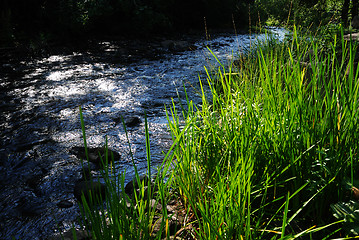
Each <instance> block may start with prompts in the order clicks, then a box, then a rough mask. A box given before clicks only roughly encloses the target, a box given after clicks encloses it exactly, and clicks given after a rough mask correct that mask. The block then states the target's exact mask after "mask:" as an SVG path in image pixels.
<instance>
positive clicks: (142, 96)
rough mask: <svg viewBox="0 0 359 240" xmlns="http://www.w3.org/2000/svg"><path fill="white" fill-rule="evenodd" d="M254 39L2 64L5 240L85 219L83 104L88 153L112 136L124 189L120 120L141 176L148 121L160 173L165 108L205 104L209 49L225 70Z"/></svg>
mask: <svg viewBox="0 0 359 240" xmlns="http://www.w3.org/2000/svg"><path fill="white" fill-rule="evenodd" d="M276 33H277V34H279V35H280V37H282V35H281V34H283V33H282V32H280V31H277V32H276ZM255 37H262V38H263V36H258V35H257V36H252V37H251V36H250V35H248V34H242V35H236V34H228V33H227V34H216V35H214V36H212V37H211V40H208V39H207V40H206V38H202V39H186V40H184V41H178V40H173V41H172V40H171V41H169V40H162V41H161V42H159V43H158V44H153V43H151V44H150V45H148V46H147V45H146V44H145V43H143V42H142V43H139V45H141V44H142V47H141V49H140V52H139V53H138V54H137V56H136V55H135V56H133V54H132V53H129V52H126V44H124V43H123V42H120V43H119V42H115V41H114V42H112V41H108V42H106V41H104V42H99V43H98V46H100V48H99V49H100V50H98V51H96V52H91V51H90V52H89V51H77V52H73V53H69V54H59V55H51V56H48V57H45V58H36V59H30V60H29V59H24V60H21V59H20V61H16V62H14V61H9V62H2V66H0V67H1V72H0V79H1V80H0V99H1V100H0V107H1V108H0V109H1V111H0V114H1V118H0V129H1V133H0V134H1V135H0V136H1V137H0V145H1V147H0V159H1V161H0V182H1V184H0V188H1V191H0V212H1V213H0V239H11V238H12V237H14V238H15V239H46V238H47V237H49V236H51V235H52V234H53V233H54V232H55V231H63V230H66V229H69V228H71V226H72V224H73V223H74V222H76V219H78V218H79V217H80V211H79V208H78V206H77V203H76V199H75V198H74V195H73V189H74V184H75V182H76V181H77V180H78V179H79V178H80V177H81V162H80V160H79V159H78V157H76V155H75V154H74V153H73V152H72V151H71V149H72V148H73V147H74V146H83V139H82V131H81V125H80V117H79V106H81V107H82V109H83V114H84V121H85V125H86V134H87V143H88V145H89V146H90V147H99V146H103V144H104V142H105V137H106V136H107V139H108V146H109V148H110V149H111V150H113V151H115V152H118V153H119V154H120V155H121V160H120V161H119V162H118V163H117V166H118V167H117V170H118V173H122V172H123V171H124V170H125V169H126V172H127V174H126V182H127V181H129V180H130V179H132V177H133V174H134V172H133V167H132V163H131V158H130V154H129V152H130V149H129V144H128V141H127V138H126V134H125V131H124V127H123V125H122V122H121V120H120V119H121V116H122V117H123V118H124V120H125V122H126V123H127V126H128V127H127V130H128V136H129V141H130V143H131V151H132V152H133V154H134V160H135V162H136V165H137V167H138V169H139V171H140V172H141V173H144V172H145V171H146V166H147V165H146V151H145V137H144V136H145V134H144V131H145V130H144V113H145V112H146V114H147V118H148V123H149V132H150V144H151V155H152V156H151V159H152V165H153V166H157V165H158V164H160V163H161V162H162V160H163V156H164V152H166V151H167V149H168V148H169V147H170V145H171V138H170V135H169V133H168V129H167V121H166V115H165V111H164V106H165V105H167V106H169V105H171V101H172V99H173V100H174V102H175V103H176V104H177V106H178V102H179V101H178V96H179V97H180V98H181V99H183V100H184V99H185V95H184V91H183V86H185V87H186V88H187V90H188V94H189V97H190V99H191V100H193V101H194V102H195V103H196V104H200V97H199V96H198V94H197V92H196V91H197V90H198V76H202V78H203V79H205V72H204V66H207V67H214V66H217V65H216V64H217V63H216V60H215V59H214V57H213V56H212V55H211V53H210V52H209V51H208V49H207V46H209V47H210V48H211V50H212V51H213V52H214V53H215V54H216V56H217V57H218V58H219V59H220V60H221V61H222V62H223V63H224V64H226V63H227V62H228V61H230V60H231V59H233V57H235V56H236V55H238V54H239V52H243V51H245V50H246V49H248V47H249V45H250V44H251V42H253V41H254V38H255ZM121 44H122V45H121ZM133 44H134V43H132V45H131V46H133ZM123 45H124V46H123ZM143 45H145V47H143ZM177 47H178V49H176V48H177ZM181 47H182V49H180V48H181ZM153 49H154V50H153ZM141 51H142V52H143V51H147V53H146V54H142V55H141ZM196 88H197V89H196Z"/></svg>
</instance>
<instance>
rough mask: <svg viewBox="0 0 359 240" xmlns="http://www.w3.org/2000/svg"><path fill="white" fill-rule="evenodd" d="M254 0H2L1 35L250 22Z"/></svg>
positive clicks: (63, 35) (72, 33)
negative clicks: (250, 8) (250, 12)
mask: <svg viewBox="0 0 359 240" xmlns="http://www.w3.org/2000/svg"><path fill="white" fill-rule="evenodd" d="M251 2H254V0H56V1H52V0H0V36H1V40H2V41H4V40H6V39H7V40H14V38H15V39H21V38H22V37H30V38H31V37H36V36H39V34H40V35H41V36H43V37H44V36H45V37H46V36H48V35H50V36H55V37H56V38H59V37H60V38H67V37H75V38H76V37H80V36H84V35H85V36H89V35H94V34H95V35H96V34H97V35H101V34H106V35H121V34H135V35H146V34H153V33H163V32H171V31H172V32H175V31H188V30H189V29H191V28H203V26H204V18H206V21H207V24H208V25H209V26H210V27H220V26H223V25H229V24H231V22H232V18H234V19H236V22H237V23H236V24H237V26H241V25H242V26H246V25H247V22H248V4H249V3H251Z"/></svg>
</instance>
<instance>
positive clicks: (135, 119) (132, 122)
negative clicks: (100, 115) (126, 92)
mask: <svg viewBox="0 0 359 240" xmlns="http://www.w3.org/2000/svg"><path fill="white" fill-rule="evenodd" d="M122 119H124V122H125V125H126V127H137V126H138V125H140V124H141V123H142V121H141V118H140V117H139V116H137V115H134V116H128V117H125V116H122V115H120V116H117V117H114V118H113V120H114V122H115V123H116V124H122Z"/></svg>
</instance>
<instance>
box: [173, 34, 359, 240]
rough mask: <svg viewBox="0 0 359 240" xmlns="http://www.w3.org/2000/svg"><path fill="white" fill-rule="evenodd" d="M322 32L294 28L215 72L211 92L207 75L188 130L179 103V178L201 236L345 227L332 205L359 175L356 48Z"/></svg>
mask: <svg viewBox="0 0 359 240" xmlns="http://www.w3.org/2000/svg"><path fill="white" fill-rule="evenodd" d="M319 37H320V36H318V38H319ZM318 38H317V39H315V38H313V39H309V40H308V38H305V37H299V36H298V34H297V32H296V31H295V30H294V33H293V36H292V38H291V39H290V40H287V41H285V42H282V43H280V42H275V40H268V41H267V42H264V43H261V44H259V45H258V46H257V48H256V49H254V50H253V52H251V53H250V54H248V55H247V57H244V58H243V59H241V60H240V61H238V62H237V65H232V66H229V67H226V68H225V67H223V65H221V66H220V67H219V68H218V71H217V72H216V73H215V74H213V73H212V72H208V76H207V81H206V83H207V85H208V86H209V89H210V92H211V96H206V94H205V92H206V91H205V90H204V84H202V81H201V80H200V81H201V88H202V89H201V92H202V104H201V106H199V107H196V106H193V104H192V103H191V102H188V106H189V108H188V110H186V111H185V113H184V114H182V115H183V116H184V124H185V125H186V126H187V127H188V131H187V132H186V134H185V135H182V136H179V135H180V133H181V128H180V127H179V126H180V125H179V124H178V119H176V118H175V117H173V115H176V114H177V113H176V109H175V107H174V106H173V108H172V110H171V113H172V119H176V120H174V121H172V123H171V124H170V128H171V131H172V134H173V136H174V138H175V139H176V140H177V147H176V148H175V152H174V154H175V157H176V159H177V166H176V170H175V171H176V174H175V181H174V184H175V188H176V189H177V192H178V194H179V195H180V196H181V198H182V199H183V202H184V203H185V204H186V205H187V207H188V208H189V209H191V211H192V212H193V214H194V215H195V216H196V220H197V221H196V223H195V224H194V227H193V236H194V238H195V239H260V238H266V239H267V238H272V237H273V238H278V239H279V238H283V239H284V238H288V237H291V238H299V237H308V235H310V236H311V237H312V236H314V235H315V234H317V235H315V236H317V237H318V236H320V237H326V236H327V237H328V236H331V234H332V232H336V231H338V230H340V228H341V225H340V224H334V223H338V222H337V221H336V219H334V218H333V217H332V213H331V211H330V204H333V203H336V202H337V201H339V200H342V199H343V198H344V197H345V194H346V189H345V188H344V187H343V183H344V182H346V181H348V182H350V181H351V182H353V181H354V180H353V179H356V178H358V176H355V173H356V172H357V171H358V164H357V162H358V161H357V160H358V157H357V156H358V144H357V143H358V140H359V131H358V130H359V128H358V89H359V85H358V81H356V79H357V78H358V70H357V69H358V68H357V66H356V63H354V58H355V56H356V45H355V44H353V43H351V42H345V41H344V39H343V36H342V38H341V39H339V40H338V39H334V41H333V42H331V43H330V44H329V45H328V46H326V49H325V50H326V51H323V48H322V45H320V44H319V43H318ZM338 48H340V52H339V51H338ZM323 52H325V54H323ZM238 63H239V64H238ZM324 226H326V227H324ZM303 229H306V230H303Z"/></svg>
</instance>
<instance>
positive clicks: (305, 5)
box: [251, 0, 344, 27]
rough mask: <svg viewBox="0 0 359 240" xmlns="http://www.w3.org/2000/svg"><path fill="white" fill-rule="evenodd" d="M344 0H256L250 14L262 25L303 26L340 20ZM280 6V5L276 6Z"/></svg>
mask: <svg viewBox="0 0 359 240" xmlns="http://www.w3.org/2000/svg"><path fill="white" fill-rule="evenodd" d="M343 2H344V0H340V1H333V0H306V1H299V0H269V1H267V0H266V1H264V0H257V1H256V2H255V4H254V6H253V11H252V13H251V15H252V16H253V18H254V20H255V21H256V22H261V24H262V25H265V24H269V25H277V26H278V25H286V26H292V25H293V24H296V25H301V26H304V27H310V26H314V27H317V26H320V25H326V24H328V23H329V22H340V21H341V11H342V8H343ZM278 6H280V7H278Z"/></svg>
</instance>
